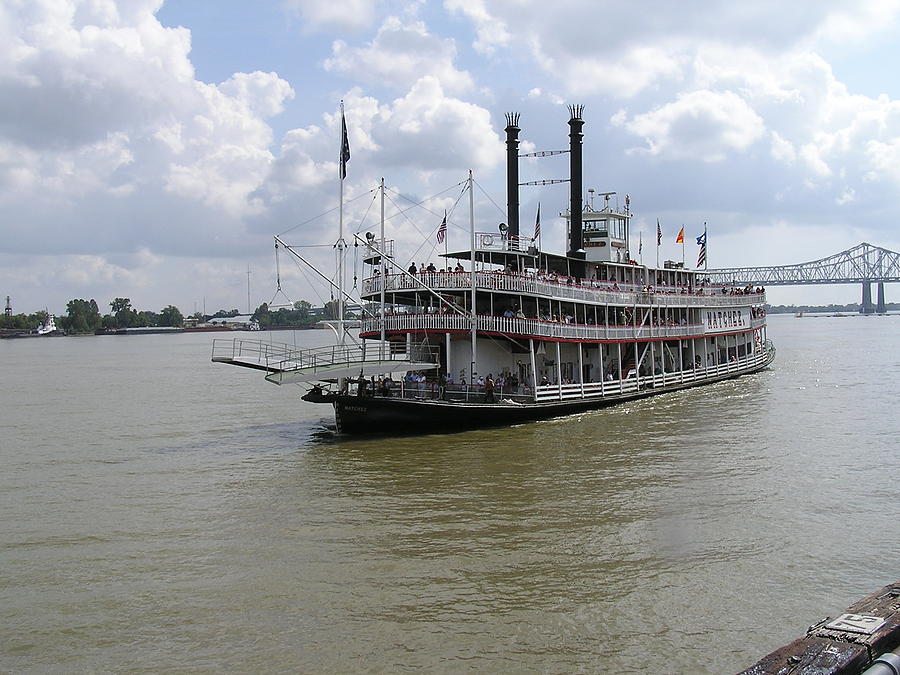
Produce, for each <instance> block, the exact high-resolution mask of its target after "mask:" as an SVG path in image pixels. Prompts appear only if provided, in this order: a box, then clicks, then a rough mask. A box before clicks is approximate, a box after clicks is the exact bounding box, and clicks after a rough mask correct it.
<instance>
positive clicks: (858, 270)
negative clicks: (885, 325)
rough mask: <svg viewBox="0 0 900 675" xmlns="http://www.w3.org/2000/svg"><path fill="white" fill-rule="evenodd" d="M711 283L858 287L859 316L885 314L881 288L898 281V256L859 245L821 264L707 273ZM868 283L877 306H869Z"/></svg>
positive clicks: (728, 269)
mask: <svg viewBox="0 0 900 675" xmlns="http://www.w3.org/2000/svg"><path fill="white" fill-rule="evenodd" d="M707 274H708V275H709V278H710V281H712V282H713V283H735V284H742V285H743V284H753V285H754V286H802V285H809V284H862V303H861V304H860V308H859V311H860V313H861V314H875V313H878V314H883V313H884V312H885V303H884V284H885V283H886V282H892V281H900V253H895V252H894V251H889V250H887V249H886V248H880V247H878V246H872V245H871V244H866V243H865V242H863V243H862V244H859V245H857V246H854V247H853V248H851V249H847V250H846V251H841V252H840V253H836V254H834V255H832V256H828V257H827V258H822V259H821V260H813V261H812V262H805V263H799V264H796V265H777V266H772V267H731V268H727V269H725V268H720V269H711V270H707ZM872 282H875V283H876V284H877V288H878V296H877V302H876V303H873V302H872Z"/></svg>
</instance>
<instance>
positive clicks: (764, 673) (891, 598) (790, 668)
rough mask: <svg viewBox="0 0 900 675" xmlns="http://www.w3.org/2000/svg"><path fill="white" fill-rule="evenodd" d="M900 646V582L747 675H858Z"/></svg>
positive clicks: (811, 632) (744, 673) (821, 624)
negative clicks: (877, 659) (873, 662)
mask: <svg viewBox="0 0 900 675" xmlns="http://www.w3.org/2000/svg"><path fill="white" fill-rule="evenodd" d="M898 646H900V582H897V583H894V584H890V585H888V586H885V587H884V588H882V589H881V590H880V591H878V592H876V593H873V594H872V595H870V596H868V597H865V598H863V599H862V600H860V601H859V602H857V603H855V604H853V605H851V606H850V607H848V608H847V611H846V612H844V613H843V614H842V615H841V616H839V617H836V618H834V619H832V618H831V617H828V618H826V619H824V620H822V621H820V622H819V623H817V624H815V625H814V626H810V628H809V629H808V630H807V632H806V635H805V636H804V637H802V638H800V639H799V640H794V641H793V642H792V643H790V644H789V645H786V646H784V647H782V648H780V649H776V650H775V651H774V652H772V653H771V654H769V655H768V656H765V657H763V658H762V659H760V660H759V661H757V662H756V663H755V664H753V665H752V666H750V667H749V668H747V669H746V670H744V671H741V675H858V673H861V672H862V671H863V670H865V669H866V668H868V667H869V666H870V665H871V664H872V661H874V660H875V659H876V658H878V657H879V656H881V655H882V654H884V653H885V652H889V651H891V650H892V649H896V648H897V647H898Z"/></svg>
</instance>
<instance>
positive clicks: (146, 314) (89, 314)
mask: <svg viewBox="0 0 900 675" xmlns="http://www.w3.org/2000/svg"><path fill="white" fill-rule="evenodd" d="M109 308H110V311H109V313H108V314H101V313H100V307H99V306H98V305H97V301H96V300H94V299H93V298H92V299H91V300H84V299H81V298H77V299H74V300H69V302H68V303H66V313H65V314H64V315H63V316H60V317H58V318H57V320H56V325H57V326H58V327H59V328H62V329H63V330H64V331H66V332H67V333H95V332H96V331H97V330H99V329H104V328H105V329H115V328H147V327H160V326H173V327H179V326H182V325H184V316H183V315H182V313H181V311H180V310H179V309H178V308H177V307H175V306H174V305H169V306H167V307H163V308H162V309H161V310H159V312H151V311H146V310H144V311H137V310H135V309H134V308H133V307H132V306H131V300H130V299H129V298H115V299H114V300H113V301H112V302H111V303H109ZM46 320H47V312H45V311H40V312H35V313H34V314H13V315H11V316H3V317H2V320H0V328H5V329H12V330H31V329H33V328H37V326H38V325H39V324H41V323H43V322H44V321H46Z"/></svg>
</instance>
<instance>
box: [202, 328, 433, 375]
mask: <svg viewBox="0 0 900 675" xmlns="http://www.w3.org/2000/svg"><path fill="white" fill-rule="evenodd" d="M401 350H404V351H401ZM405 350H406V345H405V344H399V345H398V344H394V343H389V342H371V341H370V342H365V341H364V342H363V343H362V344H359V345H357V344H354V345H331V346H328V347H313V348H310V349H298V348H297V347H294V346H292V345H288V344H283V343H277V342H264V341H262V340H243V339H240V338H235V339H233V340H221V339H219V340H213V345H212V360H213V362H214V363H228V364H230V365H233V366H241V367H244V368H252V369H255V370H262V371H264V372H265V373H266V379H267V380H268V381H269V382H272V383H274V384H278V385H281V384H289V383H298V384H299V383H303V382H315V381H326V380H336V379H338V378H341V377H359V376H360V375H363V376H370V375H380V374H382V373H395V372H400V371H407V370H431V369H434V368H437V367H438V366H439V365H440V354H439V350H438V347H437V346H433V345H415V346H412V347H411V348H410V349H409V351H405Z"/></svg>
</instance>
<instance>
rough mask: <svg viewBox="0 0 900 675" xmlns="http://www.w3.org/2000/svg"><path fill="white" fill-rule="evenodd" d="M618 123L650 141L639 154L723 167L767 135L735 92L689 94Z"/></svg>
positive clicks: (697, 92) (751, 111) (639, 150)
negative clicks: (728, 159) (732, 156)
mask: <svg viewBox="0 0 900 675" xmlns="http://www.w3.org/2000/svg"><path fill="white" fill-rule="evenodd" d="M616 119H617V120H618V121H619V123H620V124H623V125H624V126H625V128H626V129H627V130H628V131H629V132H631V133H632V134H635V135H637V136H641V137H643V138H644V140H645V141H646V143H647V145H646V147H645V148H642V149H637V150H636V151H638V152H646V153H649V154H651V155H658V156H660V157H662V158H664V159H696V160H700V161H704V162H719V161H722V160H723V159H725V157H726V156H727V153H728V152H732V151H737V152H740V151H743V150H746V149H747V148H748V147H749V146H750V145H752V144H753V143H754V142H756V141H757V140H758V139H759V138H760V137H761V136H762V134H763V131H764V125H763V121H762V119H761V118H760V117H759V115H757V114H756V113H755V112H754V111H753V110H752V109H751V108H750V106H748V105H747V103H746V102H745V101H744V100H743V99H741V98H740V97H739V96H737V95H735V94H733V93H731V92H724V93H718V92H711V91H695V92H690V93H688V94H684V95H682V96H679V97H678V99H677V100H676V101H674V102H673V103H668V104H666V105H663V106H661V107H660V108H657V109H656V110H653V111H651V112H648V113H643V114H640V115H636V116H634V117H633V118H631V119H630V120H622V119H621V117H616Z"/></svg>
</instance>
